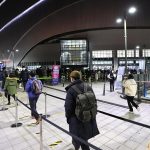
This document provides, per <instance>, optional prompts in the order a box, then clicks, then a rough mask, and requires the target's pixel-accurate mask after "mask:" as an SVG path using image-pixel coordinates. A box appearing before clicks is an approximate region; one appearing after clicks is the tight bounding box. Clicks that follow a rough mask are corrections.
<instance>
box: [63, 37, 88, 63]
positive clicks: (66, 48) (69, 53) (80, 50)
mask: <svg viewBox="0 0 150 150" xmlns="http://www.w3.org/2000/svg"><path fill="white" fill-rule="evenodd" d="M87 62H88V44H87V40H84V39H83V40H78V39H76V40H61V65H69V66H70V65H85V66H86V65H87Z"/></svg>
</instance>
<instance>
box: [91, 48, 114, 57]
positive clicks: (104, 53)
mask: <svg viewBox="0 0 150 150" xmlns="http://www.w3.org/2000/svg"><path fill="white" fill-rule="evenodd" d="M92 58H112V50H97V51H95V50H94V51H92Z"/></svg>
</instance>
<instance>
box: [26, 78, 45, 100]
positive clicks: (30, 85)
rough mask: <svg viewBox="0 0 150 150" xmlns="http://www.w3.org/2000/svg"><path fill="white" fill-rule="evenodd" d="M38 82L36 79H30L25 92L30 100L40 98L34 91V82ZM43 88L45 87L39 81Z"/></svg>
mask: <svg viewBox="0 0 150 150" xmlns="http://www.w3.org/2000/svg"><path fill="white" fill-rule="evenodd" d="M34 80H36V77H33V78H30V79H28V81H27V83H26V87H25V90H26V92H27V93H28V97H30V98H34V97H39V95H37V94H35V93H34V92H33V90H32V82H33V81H34ZM39 82H40V84H41V87H43V85H42V82H41V81H40V80H39Z"/></svg>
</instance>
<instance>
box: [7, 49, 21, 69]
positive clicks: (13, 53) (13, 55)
mask: <svg viewBox="0 0 150 150" xmlns="http://www.w3.org/2000/svg"><path fill="white" fill-rule="evenodd" d="M7 52H10V50H7ZM15 52H19V50H18V49H16V50H12V51H11V52H10V55H9V57H8V59H10V57H11V56H12V63H13V65H12V68H13V70H14V69H15Z"/></svg>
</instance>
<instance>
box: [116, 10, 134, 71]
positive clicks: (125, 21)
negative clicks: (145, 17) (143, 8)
mask: <svg viewBox="0 0 150 150" xmlns="http://www.w3.org/2000/svg"><path fill="white" fill-rule="evenodd" d="M135 12H136V8H135V7H130V8H129V9H128V13H129V14H134V13H135ZM116 22H117V23H121V22H122V19H121V18H118V19H117V20H116ZM123 25H124V44H125V73H126V74H127V13H125V14H124V18H123Z"/></svg>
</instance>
